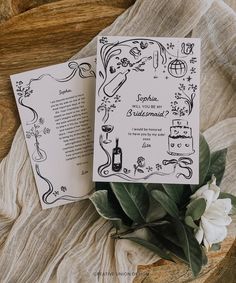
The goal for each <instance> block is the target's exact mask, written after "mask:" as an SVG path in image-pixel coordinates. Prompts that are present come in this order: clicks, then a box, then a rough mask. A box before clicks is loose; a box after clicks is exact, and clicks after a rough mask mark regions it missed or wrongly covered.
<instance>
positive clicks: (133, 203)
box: [111, 183, 149, 223]
mask: <svg viewBox="0 0 236 283" xmlns="http://www.w3.org/2000/svg"><path fill="white" fill-rule="evenodd" d="M111 187H112V191H113V192H114V194H115V196H116V198H117V200H118V201H119V203H120V205H121V207H122V209H123V211H124V212H125V213H126V215H127V216H128V217H129V218H130V219H132V220H133V221H134V222H136V223H145V221H146V215H147V212H148V208H149V195H148V191H147V189H146V188H145V187H144V185H143V184H141V183H140V184H132V183H111Z"/></svg>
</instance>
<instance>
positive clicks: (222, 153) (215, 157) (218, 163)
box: [204, 148, 227, 186]
mask: <svg viewBox="0 0 236 283" xmlns="http://www.w3.org/2000/svg"><path fill="white" fill-rule="evenodd" d="M226 155H227V148H225V149H222V150H218V151H215V152H212V153H211V157H210V165H209V170H208V173H207V176H206V178H205V182H204V183H207V182H208V181H209V180H211V177H212V175H214V176H215V177H216V184H217V186H219V185H220V183H221V180H222V178H223V175H224V172H225V163H226Z"/></svg>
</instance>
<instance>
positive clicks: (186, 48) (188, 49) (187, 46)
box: [181, 42, 194, 55]
mask: <svg viewBox="0 0 236 283" xmlns="http://www.w3.org/2000/svg"><path fill="white" fill-rule="evenodd" d="M193 47H194V43H190V42H188V43H185V42H183V43H182V44H181V53H182V54H185V55H189V54H193Z"/></svg>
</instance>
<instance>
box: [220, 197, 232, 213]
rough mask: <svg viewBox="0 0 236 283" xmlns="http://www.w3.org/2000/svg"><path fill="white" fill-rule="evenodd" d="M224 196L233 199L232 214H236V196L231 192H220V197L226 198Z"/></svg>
mask: <svg viewBox="0 0 236 283" xmlns="http://www.w3.org/2000/svg"><path fill="white" fill-rule="evenodd" d="M224 198H229V199H231V204H232V209H231V211H230V214H236V197H235V196H234V195H231V194H229V193H220V195H219V199H224Z"/></svg>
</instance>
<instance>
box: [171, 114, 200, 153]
mask: <svg viewBox="0 0 236 283" xmlns="http://www.w3.org/2000/svg"><path fill="white" fill-rule="evenodd" d="M167 152H168V153H169V154H170V155H177V156H186V155H191V154H193V153H194V152H195V150H194V149H193V137H192V128H190V127H189V126H188V121H186V120H182V119H175V120H173V121H172V126H171V127H170V134H169V136H168V151H167Z"/></svg>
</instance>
